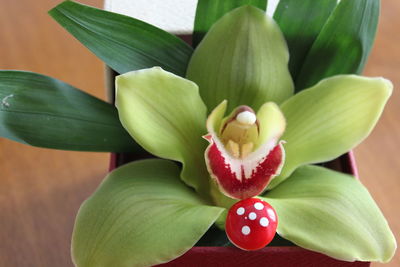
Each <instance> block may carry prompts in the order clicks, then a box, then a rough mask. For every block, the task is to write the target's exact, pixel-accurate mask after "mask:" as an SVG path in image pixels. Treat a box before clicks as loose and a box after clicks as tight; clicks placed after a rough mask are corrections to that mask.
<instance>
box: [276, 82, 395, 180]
mask: <svg viewBox="0 0 400 267" xmlns="http://www.w3.org/2000/svg"><path fill="white" fill-rule="evenodd" d="M392 88H393V85H392V83H391V82H390V81H388V80H385V79H383V78H366V77H361V76H356V75H339V76H335V77H332V78H328V79H325V80H322V81H321V82H320V83H318V84H317V85H315V86H314V87H312V88H309V89H307V90H304V91H302V92H300V93H298V94H296V95H295V96H293V97H292V98H291V99H289V100H288V101H286V102H285V103H283V104H282V106H281V108H282V111H283V113H284V115H285V117H286V120H287V127H286V131H285V133H284V134H283V136H282V140H285V141H286V142H287V143H286V145H285V150H286V162H285V165H284V167H283V170H282V172H281V175H280V176H278V177H276V178H274V179H273V180H272V182H271V184H270V188H272V187H274V186H276V185H277V184H278V183H280V182H281V181H282V180H283V179H285V178H286V177H288V176H289V175H290V174H291V173H292V172H293V171H294V170H295V169H296V168H297V167H298V166H301V165H304V164H309V163H319V162H325V161H329V160H332V159H334V158H336V157H338V156H340V155H342V154H344V153H345V152H347V151H349V150H350V149H352V148H354V147H355V146H356V145H358V144H359V143H361V142H362V141H363V140H364V139H365V138H366V137H367V136H368V135H369V133H370V132H371V131H372V129H373V128H374V126H375V124H376V122H377V121H378V119H379V117H380V115H381V113H382V111H383V108H384V107H385V104H386V101H387V100H388V98H389V97H390V95H391V93H392Z"/></svg>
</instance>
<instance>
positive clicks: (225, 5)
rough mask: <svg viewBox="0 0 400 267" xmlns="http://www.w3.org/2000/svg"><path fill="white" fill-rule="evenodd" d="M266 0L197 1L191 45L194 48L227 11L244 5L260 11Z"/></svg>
mask: <svg viewBox="0 0 400 267" xmlns="http://www.w3.org/2000/svg"><path fill="white" fill-rule="evenodd" d="M267 2H268V1H267V0H229V1H227V0H199V1H198V2H197V8H196V17H195V20H194V29H193V45H194V46H195V47H196V46H197V45H198V44H199V43H200V41H201V40H202V39H203V37H204V35H205V34H206V33H207V32H208V30H209V29H210V28H211V26H212V25H213V24H214V23H215V22H216V21H218V20H219V19H220V18H221V17H222V16H223V15H225V14H226V13H228V12H229V11H231V10H233V9H235V8H238V7H240V6H244V5H253V6H255V7H258V8H260V9H262V10H264V11H265V10H266V8H267Z"/></svg>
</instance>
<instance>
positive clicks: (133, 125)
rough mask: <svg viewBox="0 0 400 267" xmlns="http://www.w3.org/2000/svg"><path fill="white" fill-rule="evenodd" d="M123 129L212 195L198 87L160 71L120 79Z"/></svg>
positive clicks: (118, 91) (118, 98)
mask: <svg viewBox="0 0 400 267" xmlns="http://www.w3.org/2000/svg"><path fill="white" fill-rule="evenodd" d="M115 87H116V105H117V108H118V112H119V117H120V120H121V122H122V125H123V126H124V127H125V129H126V130H127V131H128V132H129V133H130V134H131V136H132V137H133V138H134V139H135V140H136V142H138V143H139V144H140V145H141V146H142V147H143V148H144V149H146V150H147V151H148V152H150V153H152V154H154V155H156V156H158V157H162V158H166V159H171V160H176V161H179V162H181V163H182V164H183V170H182V175H181V176H182V179H183V180H184V181H185V182H186V183H187V184H188V185H189V186H192V187H193V188H195V189H196V190H197V191H198V192H200V193H201V194H202V195H208V180H209V179H210V178H209V175H208V172H207V168H206V165H205V161H204V151H205V149H206V147H207V142H206V141H205V140H204V139H203V138H202V136H203V135H204V134H206V113H207V112H206V107H205V105H204V103H203V101H202V100H201V98H200V95H199V91H198V87H197V85H196V84H194V83H193V82H191V81H189V80H186V79H184V78H181V77H179V76H176V75H174V74H172V73H170V72H166V71H164V70H162V69H161V68H159V67H155V68H151V69H144V70H139V71H133V72H128V73H126V74H123V75H120V76H117V78H116V86H115Z"/></svg>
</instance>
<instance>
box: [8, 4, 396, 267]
mask: <svg viewBox="0 0 400 267" xmlns="http://www.w3.org/2000/svg"><path fill="white" fill-rule="evenodd" d="M58 2H59V1H54V0H53V1H52V0H40V1H32V0H18V1H11V0H0V69H23V70H31V71H34V72H39V73H43V74H46V75H50V76H53V77H56V78H58V79H61V80H63V81H66V82H68V83H70V84H72V85H74V86H76V87H78V88H81V89H83V90H84V91H86V92H89V93H91V94H93V95H95V96H98V97H101V98H103V99H104V95H105V93H104V90H105V89H104V82H103V81H104V69H103V65H102V62H101V61H100V60H99V59H97V58H96V57H95V56H94V55H92V54H91V53H90V52H89V51H88V50H86V48H84V47H83V46H82V45H80V44H79V43H78V42H77V41H76V40H74V39H73V38H72V37H71V36H70V35H69V34H67V32H65V31H64V30H63V29H62V28H61V27H60V26H58V25H57V24H56V23H55V22H54V21H53V20H52V19H51V18H50V17H49V16H48V15H47V10H49V9H50V8H52V7H53V6H55V5H56V4H57V3H58ZM80 2H83V3H86V4H89V5H93V6H97V7H101V0H91V1H90V0H85V1H83V0H81V1H80ZM382 2H383V3H382V16H381V22H380V25H379V29H378V35H377V40H376V43H375V47H374V49H373V51H372V55H371V57H370V60H369V62H368V65H367V68H366V71H365V75H367V76H384V77H386V78H389V79H391V80H392V81H393V83H394V85H395V91H394V94H393V96H392V98H391V100H390V102H389V105H388V106H387V108H386V110H385V112H384V114H383V117H382V119H381V121H380V122H379V124H378V126H377V127H376V129H375V130H374V132H373V133H372V135H371V136H370V137H369V138H368V139H367V140H366V141H365V142H364V143H363V144H362V145H360V146H359V147H358V148H357V149H356V157H357V162H358V166H359V170H360V174H361V179H362V181H363V182H364V184H365V185H366V186H367V187H368V188H369V190H370V192H371V193H372V195H373V196H374V197H375V199H376V201H377V202H378V204H379V205H380V207H381V209H382V210H383V213H384V214H385V215H386V217H387V219H388V221H389V223H390V225H391V227H392V230H393V232H394V233H395V235H396V236H397V239H398V240H400V234H399V233H400V215H399V208H398V203H400V194H399V189H400V177H399V176H400V175H399V174H400V157H399V156H398V153H399V150H400V147H399V144H400V142H399V138H400V123H399V122H398V120H399V119H398V117H399V115H400V104H399V101H400V91H399V90H400V88H396V87H400V75H399V74H400V51H399V49H398V46H399V44H400V35H399V34H398V29H399V28H400V1H398V0H384V1H382ZM397 89H399V90H397ZM108 160H109V155H108V154H105V153H83V152H65V151H56V150H48V149H40V148H34V147H29V146H25V145H21V144H18V143H14V142H11V141H9V140H5V139H0V173H1V174H0V267H14V266H18V267H19V266H24V267H25V266H34V267H36V266H40V267H53V266H57V267H61V266H72V262H71V260H70V252H69V250H70V237H71V232H72V227H73V222H74V218H75V214H76V212H77V210H78V208H79V205H80V203H81V202H82V201H83V200H84V199H85V198H87V197H88V196H89V194H90V193H91V192H93V190H94V189H95V188H96V187H97V185H98V184H99V183H100V181H101V180H102V179H103V177H104V176H105V174H106V173H107V166H108ZM373 266H381V265H380V264H373ZM385 266H387V267H389V266H400V255H399V253H397V254H396V256H395V258H394V259H393V260H392V262H391V263H389V264H387V265H385Z"/></svg>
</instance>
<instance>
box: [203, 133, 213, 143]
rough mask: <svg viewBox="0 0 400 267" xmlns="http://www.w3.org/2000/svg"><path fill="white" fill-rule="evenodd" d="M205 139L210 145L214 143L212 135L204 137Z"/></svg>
mask: <svg viewBox="0 0 400 267" xmlns="http://www.w3.org/2000/svg"><path fill="white" fill-rule="evenodd" d="M203 138H204V139H206V140H207V141H208V142H210V143H211V142H212V135H211V134H206V135H203Z"/></svg>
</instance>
